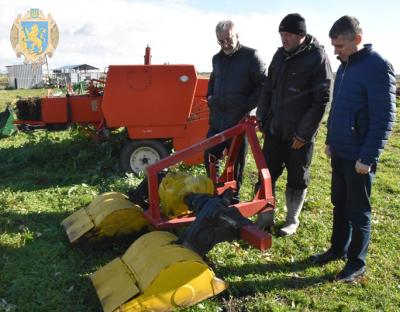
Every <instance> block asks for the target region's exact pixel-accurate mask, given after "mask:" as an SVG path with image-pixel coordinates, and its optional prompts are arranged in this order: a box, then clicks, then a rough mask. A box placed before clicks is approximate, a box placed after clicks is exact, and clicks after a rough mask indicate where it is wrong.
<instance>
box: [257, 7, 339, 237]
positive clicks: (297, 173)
mask: <svg viewBox="0 0 400 312" xmlns="http://www.w3.org/2000/svg"><path fill="white" fill-rule="evenodd" d="M279 33H280V36H281V41H282V47H281V48H279V49H278V51H277V52H276V53H275V55H274V57H273V59H272V62H271V64H270V66H269V68H268V78H267V80H266V82H265V87H264V89H263V91H262V94H261V96H260V99H259V102H258V108H257V119H258V121H259V125H260V127H261V129H262V131H263V132H264V134H265V141H264V146H263V153H264V156H265V159H266V162H267V165H268V168H269V171H270V174H271V178H272V185H273V191H274V192H275V183H276V180H277V179H278V178H279V176H280V175H281V174H282V172H283V169H284V168H285V167H286V170H287V174H288V175H287V184H286V192H285V195H286V207H287V215H286V221H285V224H284V226H283V227H282V228H281V229H280V231H279V234H280V235H292V234H294V233H295V232H296V231H297V228H298V226H299V215H300V211H301V209H302V207H303V203H304V200H305V196H306V193H307V186H308V184H309V180H310V177H309V167H310V165H311V159H312V155H313V149H314V140H315V136H316V133H317V129H318V127H319V124H320V122H321V119H322V117H323V115H324V112H325V109H326V106H327V104H328V103H329V100H330V85H331V80H332V71H331V67H330V63H329V60H328V56H327V55H326V53H325V51H324V48H323V47H322V46H321V45H320V44H319V43H318V41H317V40H316V39H315V38H314V37H313V36H311V35H308V34H307V30H306V24H305V20H304V18H303V17H302V16H301V15H299V14H297V13H295V14H289V15H287V16H286V17H285V18H284V19H283V20H282V22H281V23H280V25H279ZM257 223H258V225H259V226H260V227H262V228H268V227H271V226H272V225H273V224H274V218H273V214H272V213H261V214H259V216H258V220H257Z"/></svg>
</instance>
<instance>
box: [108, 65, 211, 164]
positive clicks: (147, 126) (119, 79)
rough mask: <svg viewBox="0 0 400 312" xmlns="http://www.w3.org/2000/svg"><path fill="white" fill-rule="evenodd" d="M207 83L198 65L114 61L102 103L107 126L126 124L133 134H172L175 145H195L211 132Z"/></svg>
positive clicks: (147, 136)
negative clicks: (127, 64)
mask: <svg viewBox="0 0 400 312" xmlns="http://www.w3.org/2000/svg"><path fill="white" fill-rule="evenodd" d="M207 84H208V79H205V78H198V77H197V74H196V71H195V68H194V66H193V65H134V66H132V65H129V66H126V65H112V66H110V67H109V70H108V73H107V82H106V88H105V89H104V97H103V104H102V110H103V113H104V117H105V120H106V122H107V126H108V127H111V128H119V127H126V128H127V130H128V134H129V137H130V138H131V139H164V138H171V139H172V141H173V145H174V148H175V149H176V150H181V149H183V148H186V147H188V146H191V145H193V144H195V143H197V142H199V141H201V140H202V139H204V138H205V135H206V133H207V128H208V107H207V101H206V95H207ZM199 161H201V160H200V159H199V157H195V158H193V159H192V160H191V161H187V162H186V163H194V162H199Z"/></svg>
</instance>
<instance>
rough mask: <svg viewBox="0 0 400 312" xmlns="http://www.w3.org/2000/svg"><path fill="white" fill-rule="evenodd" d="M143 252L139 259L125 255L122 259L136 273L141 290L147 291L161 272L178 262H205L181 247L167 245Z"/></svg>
mask: <svg viewBox="0 0 400 312" xmlns="http://www.w3.org/2000/svg"><path fill="white" fill-rule="evenodd" d="M148 249H150V250H146V251H142V255H140V256H139V257H129V256H130V254H128V255H126V254H125V255H124V256H123V257H122V259H123V260H124V262H125V263H126V264H127V265H128V266H129V268H130V269H131V270H132V271H133V272H134V274H135V277H136V279H137V283H138V285H139V287H140V288H141V289H146V288H147V287H148V286H149V285H150V284H151V283H152V282H153V281H154V279H155V278H156V277H157V275H158V274H159V272H160V271H161V270H163V269H165V268H167V267H168V266H170V265H172V264H173V263H176V262H181V261H185V260H193V261H199V262H203V260H202V259H201V258H200V257H199V256H198V255H197V254H196V253H194V252H193V251H191V250H189V249H187V248H185V247H183V246H181V245H166V246H160V247H158V248H156V249H153V248H148Z"/></svg>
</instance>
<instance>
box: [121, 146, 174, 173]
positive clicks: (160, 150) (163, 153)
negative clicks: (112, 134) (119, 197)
mask: <svg viewBox="0 0 400 312" xmlns="http://www.w3.org/2000/svg"><path fill="white" fill-rule="evenodd" d="M135 154H136V155H135ZM169 154H170V152H169V151H168V149H167V147H166V146H165V145H164V144H163V143H162V142H161V141H159V140H131V141H128V142H127V143H126V144H125V146H124V147H123V149H122V151H121V155H120V158H119V162H120V167H121V169H122V170H123V171H124V172H128V173H133V174H134V175H136V176H139V175H140V173H141V172H143V169H144V168H145V167H146V166H147V165H148V164H153V163H154V162H156V161H158V160H160V159H162V158H165V157H167V156H168V155H169Z"/></svg>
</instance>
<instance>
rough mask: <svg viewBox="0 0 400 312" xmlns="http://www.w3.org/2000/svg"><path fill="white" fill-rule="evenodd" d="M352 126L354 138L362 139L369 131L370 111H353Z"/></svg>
mask: <svg viewBox="0 0 400 312" xmlns="http://www.w3.org/2000/svg"><path fill="white" fill-rule="evenodd" d="M350 126H351V132H352V136H353V138H354V139H356V140H357V141H362V140H363V139H364V138H365V135H366V134H367V131H368V111H367V110H366V109H362V110H359V111H357V112H355V113H352V114H351V125H350Z"/></svg>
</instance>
